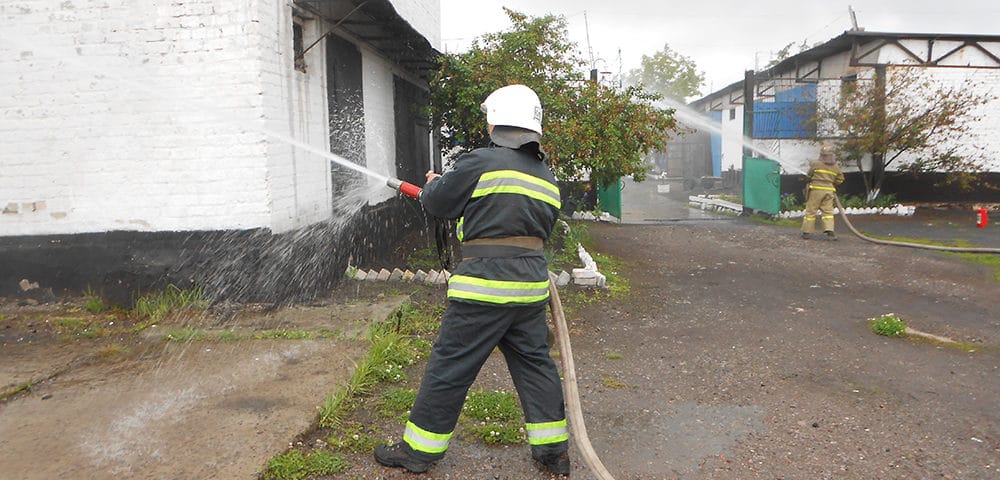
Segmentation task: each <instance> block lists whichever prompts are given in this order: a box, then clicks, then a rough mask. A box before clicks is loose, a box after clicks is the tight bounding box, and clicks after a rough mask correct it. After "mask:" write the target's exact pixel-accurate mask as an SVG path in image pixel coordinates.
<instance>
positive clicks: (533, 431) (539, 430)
mask: <svg viewBox="0 0 1000 480" xmlns="http://www.w3.org/2000/svg"><path fill="white" fill-rule="evenodd" d="M524 427H525V430H527V431H528V444H530V445H532V446H534V445H549V444H553V443H559V442H565V441H567V440H569V429H568V428H567V426H566V420H565V419H563V420H559V421H558V422H546V423H527V424H525V426H524Z"/></svg>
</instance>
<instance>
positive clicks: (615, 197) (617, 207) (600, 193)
mask: <svg viewBox="0 0 1000 480" xmlns="http://www.w3.org/2000/svg"><path fill="white" fill-rule="evenodd" d="M622 188H624V185H623V184H622V179H621V178H619V179H618V180H617V181H616V182H615V183H613V184H611V185H608V186H607V187H601V188H598V189H597V201H599V202H600V203H601V210H602V211H605V212H608V213H610V214H611V215H614V216H615V217H616V218H618V220H621V218H622Z"/></svg>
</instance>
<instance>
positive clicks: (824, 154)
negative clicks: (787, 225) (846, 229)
mask: <svg viewBox="0 0 1000 480" xmlns="http://www.w3.org/2000/svg"><path fill="white" fill-rule="evenodd" d="M806 176H807V177H809V185H808V186H807V187H806V188H807V189H808V191H807V192H806V211H805V216H804V217H802V238H803V239H806V240H808V239H809V238H810V237H812V234H813V232H815V231H816V211H817V210H819V211H820V212H821V213H822V214H823V216H822V217H821V218H820V223H821V224H822V226H823V233H825V234H826V238H827V239H828V240H836V239H837V234H836V233H834V232H833V225H834V218H833V203H834V197H836V195H837V185H840V184H841V183H843V182H844V174H843V173H842V172H841V171H840V166H839V165H837V159H835V158H834V157H833V147H831V146H829V145H823V146H822V147H820V150H819V159H818V160H813V161H812V162H810V163H809V172H808V173H806Z"/></svg>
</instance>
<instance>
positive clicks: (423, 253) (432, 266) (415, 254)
mask: <svg viewBox="0 0 1000 480" xmlns="http://www.w3.org/2000/svg"><path fill="white" fill-rule="evenodd" d="M406 266H407V267H409V268H411V269H414V270H416V269H420V270H425V271H426V270H439V269H440V268H441V258H440V257H438V252H437V247H436V246H430V245H429V246H426V247H423V248H418V249H416V250H414V251H412V252H410V254H409V255H407V256H406Z"/></svg>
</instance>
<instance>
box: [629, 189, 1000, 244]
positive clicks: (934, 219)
mask: <svg viewBox="0 0 1000 480" xmlns="http://www.w3.org/2000/svg"><path fill="white" fill-rule="evenodd" d="M623 182H624V187H623V188H622V220H621V223H623V224H645V225H652V224H669V223H685V222H688V221H695V222H701V221H732V220H733V219H734V218H735V215H734V214H726V213H720V212H714V211H708V210H702V209H700V208H697V207H692V206H690V205H689V204H688V197H689V196H690V195H695V194H698V193H700V192H698V191H690V190H685V189H684V187H683V185H682V183H681V182H680V181H668V180H657V179H647V180H646V181H643V182H635V181H633V180H631V179H629V178H626V179H623ZM976 208H978V205H971V204H970V205H934V204H919V205H917V210H916V212H915V213H914V214H913V215H909V216H901V215H880V214H870V215H850V216H848V220H849V221H850V222H851V223H852V224H853V225H854V226H855V227H856V228H857V229H859V230H860V231H862V233H865V234H868V235H876V236H878V237H879V238H885V239H888V240H891V239H892V238H893V237H896V238H899V239H900V240H902V241H910V240H915V239H923V240H934V241H938V242H942V243H952V242H957V245H958V246H977V247H988V248H1000V210H996V209H994V210H992V213H988V215H987V218H988V222H987V225H986V227H985V228H979V227H977V226H976V222H977V220H978V217H977V215H976ZM836 222H837V223H836V229H837V232H838V233H839V234H840V235H841V236H844V235H850V234H851V232H850V229H849V228H848V227H847V225H845V224H844V221H843V217H842V216H841V215H839V214H838V215H837V219H836Z"/></svg>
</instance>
